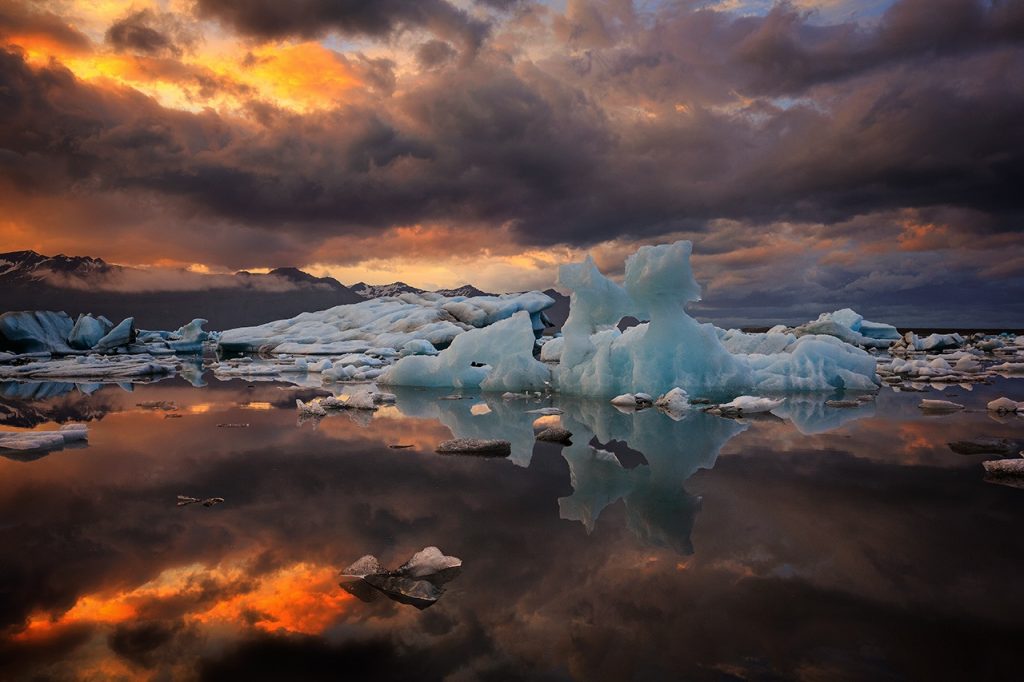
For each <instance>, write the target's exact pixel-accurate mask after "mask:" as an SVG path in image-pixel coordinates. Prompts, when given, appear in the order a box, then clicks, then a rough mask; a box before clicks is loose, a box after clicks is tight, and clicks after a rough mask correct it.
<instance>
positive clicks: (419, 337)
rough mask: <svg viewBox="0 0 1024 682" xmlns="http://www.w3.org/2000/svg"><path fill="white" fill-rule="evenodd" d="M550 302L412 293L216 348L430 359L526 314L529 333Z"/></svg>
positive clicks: (533, 295) (236, 335) (272, 327)
mask: <svg viewBox="0 0 1024 682" xmlns="http://www.w3.org/2000/svg"><path fill="white" fill-rule="evenodd" d="M554 302H555V301H554V299H552V298H551V297H550V296H547V295H546V294H543V293H541V292H539V291H530V292H526V293H522V294H502V295H501V296H472V297H466V296H456V297H451V298H449V297H445V296H441V295H440V294H432V293H425V294H412V293H405V294H401V295H399V296H394V297H386V298H377V299H373V300H370V301H364V302H362V303H355V304H346V305H339V306H335V307H334V308H329V309H327V310H323V311H320V312H312V313H302V314H300V315H296V316H295V317H292V318H290V319H287V320H277V321H275V322H268V323H267V324H262V325H259V326H256V327H240V328H237V329H228V330H227V331H224V332H223V333H222V334H221V336H220V340H219V347H220V348H221V349H222V350H225V351H230V352H255V351H260V350H269V351H271V352H273V353H294V354H306V355H335V354H337V355H341V354H346V353H366V352H367V351H368V350H370V349H375V348H388V349H390V350H392V351H396V352H400V353H402V354H403V355H433V354H435V353H436V352H437V349H438V348H444V347H446V346H448V345H449V344H451V343H452V341H453V340H454V339H455V338H456V337H457V336H459V335H460V334H462V333H463V332H465V331H467V330H470V329H476V328H482V327H487V326H488V325H492V324H494V323H495V322H498V321H500V320H504V319H508V318H510V317H512V316H513V315H515V314H516V313H520V312H525V313H526V314H527V315H528V316H529V317H528V320H529V325H530V329H531V340H530V344H531V346H532V344H533V338H534V335H533V330H534V329H536V328H537V325H541V328H543V322H542V321H541V312H542V311H543V310H544V309H546V308H549V307H550V306H552V305H554Z"/></svg>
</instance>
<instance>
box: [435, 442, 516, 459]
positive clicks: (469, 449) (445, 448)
mask: <svg viewBox="0 0 1024 682" xmlns="http://www.w3.org/2000/svg"><path fill="white" fill-rule="evenodd" d="M435 452H437V453H438V454H441V455H482V456H484V457H508V456H509V455H511V454H512V443H511V442H509V441H507V440H488V439H482V438H455V439H453V440H446V441H444V442H443V443H441V444H440V445H438V446H437V449H436V450H435Z"/></svg>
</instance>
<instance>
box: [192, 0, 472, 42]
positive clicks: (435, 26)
mask: <svg viewBox="0 0 1024 682" xmlns="http://www.w3.org/2000/svg"><path fill="white" fill-rule="evenodd" d="M197 10H198V12H199V14H200V15H201V16H204V17H209V18H215V19H218V20H220V21H221V22H223V23H224V24H227V25H229V26H231V27H232V28H234V29H235V30H237V31H239V32H240V33H243V34H246V35H249V36H253V37H256V38H263V39H273V38H284V37H289V36H301V37H304V38H314V37H319V36H322V35H324V34H326V33H328V32H330V31H337V32H340V33H345V34H355V35H366V36H372V37H378V38H385V37H388V36H390V35H392V34H394V33H396V32H398V31H401V30H403V29H409V28H414V29H415V28H424V29H427V30H430V31H432V32H434V33H437V34H438V35H440V36H442V37H446V38H452V39H457V40H458V41H459V42H460V43H462V44H463V45H464V46H466V47H467V48H468V49H469V50H470V51H475V50H476V49H478V48H479V47H480V45H481V44H482V43H483V41H484V39H485V38H486V36H487V32H488V26H487V24H485V23H483V22H481V21H479V20H476V19H474V18H472V17H471V16H470V15H469V14H467V13H466V12H465V11H464V10H462V9H459V8H458V7H456V6H455V5H453V4H451V3H450V2H448V1H447V0H383V1H377V2H362V1H361V0H341V1H338V0H298V1H297V2H287V3H283V2H276V0H245V1H243V2H238V1H237V0H199V2H198V4H197Z"/></svg>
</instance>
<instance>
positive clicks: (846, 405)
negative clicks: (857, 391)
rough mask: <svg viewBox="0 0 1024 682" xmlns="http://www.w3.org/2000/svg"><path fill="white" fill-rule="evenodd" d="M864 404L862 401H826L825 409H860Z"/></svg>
mask: <svg viewBox="0 0 1024 682" xmlns="http://www.w3.org/2000/svg"><path fill="white" fill-rule="evenodd" d="M863 404H864V403H863V402H861V401H860V400H826V401H825V407H841V408H849V407H860V406H861V405H863Z"/></svg>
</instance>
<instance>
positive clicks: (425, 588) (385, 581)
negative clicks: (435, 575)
mask: <svg viewBox="0 0 1024 682" xmlns="http://www.w3.org/2000/svg"><path fill="white" fill-rule="evenodd" d="M363 581H364V582H366V583H367V584H368V585H370V586H372V587H375V588H377V589H378V590H380V591H381V592H383V593H384V594H386V595H387V596H388V597H390V598H391V599H393V600H395V601H397V602H399V603H402V604H409V605H410V606H415V607H416V608H418V609H425V608H427V607H429V606H433V605H434V603H435V602H436V601H437V600H438V598H440V596H441V595H442V594H444V590H442V589H441V588H440V587H438V586H437V585H435V584H434V583H432V582H430V581H429V580H416V579H415V578H403V577H401V576H397V575H368V576H366V577H365V578H363Z"/></svg>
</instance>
